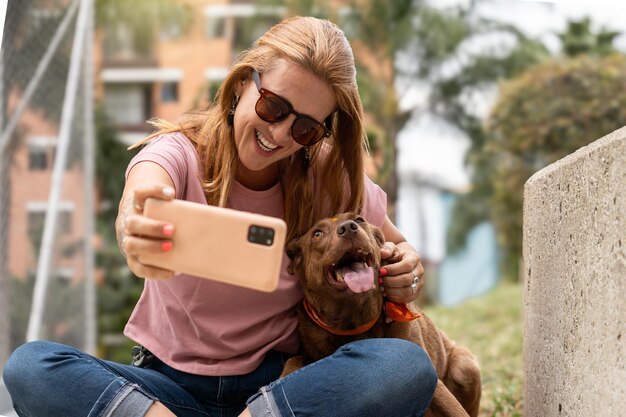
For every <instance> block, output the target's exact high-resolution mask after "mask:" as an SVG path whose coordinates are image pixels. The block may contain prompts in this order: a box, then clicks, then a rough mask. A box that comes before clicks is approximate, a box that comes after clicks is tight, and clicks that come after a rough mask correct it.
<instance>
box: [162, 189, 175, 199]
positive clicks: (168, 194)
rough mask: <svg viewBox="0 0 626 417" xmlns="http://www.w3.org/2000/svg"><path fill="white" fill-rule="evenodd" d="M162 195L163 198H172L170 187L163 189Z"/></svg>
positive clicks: (172, 190)
mask: <svg viewBox="0 0 626 417" xmlns="http://www.w3.org/2000/svg"><path fill="white" fill-rule="evenodd" d="M163 195H164V196H165V197H174V189H173V188H172V187H165V188H163Z"/></svg>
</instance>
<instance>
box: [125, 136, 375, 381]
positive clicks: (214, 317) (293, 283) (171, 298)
mask: <svg viewBox="0 0 626 417" xmlns="http://www.w3.org/2000/svg"><path fill="white" fill-rule="evenodd" d="M141 161H152V162H155V163H157V164H159V165H160V166H162V167H163V168H164V169H165V170H166V171H167V173H168V174H169V175H170V177H171V178H172V181H173V183H174V187H175V190H176V198H178V199H182V200H187V201H194V202H198V203H203V204H207V202H206V198H205V196H204V192H203V190H202V186H201V183H200V181H199V176H198V168H199V162H198V157H197V153H196V151H195V148H194V145H193V144H192V143H191V142H190V141H189V140H188V139H187V138H186V137H185V136H184V135H182V134H180V133H176V134H169V135H165V136H162V137H159V138H156V139H154V140H153V141H152V142H151V143H150V144H148V145H147V146H145V147H144V148H143V149H142V150H141V151H140V152H139V153H138V154H137V155H136V156H135V157H134V158H133V160H132V161H131V163H130V164H129V166H128V169H127V171H126V175H128V173H129V172H130V170H131V169H132V167H133V166H134V165H135V164H137V163H139V162H141ZM227 205H228V207H229V208H233V209H237V210H243V211H248V212H254V213H260V214H264V215H268V216H273V217H278V218H283V217H284V213H283V193H282V188H281V186H280V184H277V185H276V186H274V187H272V188H270V189H269V190H265V191H253V190H250V189H247V188H245V187H244V186H243V185H241V184H239V183H235V184H234V186H233V187H232V189H231V193H230V196H229V198H228V204H227ZM386 207H387V196H386V194H385V193H384V192H383V191H382V190H381V189H380V187H378V186H377V185H375V184H374V183H373V182H371V181H370V180H369V179H366V199H365V203H364V208H363V212H362V215H363V217H365V219H366V220H367V221H368V222H370V223H372V224H375V225H378V226H382V223H383V221H384V219H385V214H386ZM288 262H289V258H288V257H287V255H286V254H283V260H282V266H281V273H280V280H279V284H278V288H277V289H276V291H274V292H272V293H264V292H259V291H255V290H250V289H246V288H241V287H236V286H233V285H228V284H224V283H220V282H215V281H211V280H207V279H202V278H197V277H194V276H191V275H186V274H178V275H176V276H174V277H173V278H171V279H169V280H151V279H146V280H145V284H144V289H143V292H142V294H141V298H140V299H139V301H138V302H137V305H136V306H135V309H134V311H133V313H132V315H131V317H130V319H129V320H128V323H127V324H126V328H125V329H124V334H125V335H126V336H128V337H129V338H131V339H133V340H135V341H136V342H138V343H140V344H142V345H143V346H145V347H146V348H147V349H149V350H150V351H151V352H152V353H154V354H155V355H156V356H157V357H158V358H159V359H161V360H162V361H163V362H165V363H166V364H167V365H169V366H171V367H172V368H175V369H178V370H181V371H184V372H188V373H193V374H199V375H223V376H226V375H241V374H245V373H248V372H251V371H252V370H254V369H256V367H257V366H258V365H259V364H260V363H261V361H262V360H263V357H264V356H265V354H266V353H267V351H269V350H270V349H276V350H278V351H282V352H288V353H295V352H296V351H297V348H298V343H299V341H298V337H297V333H296V331H295V330H296V313H295V308H294V307H295V306H296V305H297V304H298V303H299V302H300V301H301V300H302V290H301V288H300V285H299V283H298V280H297V278H296V277H295V276H294V275H290V274H289V273H288V272H287V265H288Z"/></svg>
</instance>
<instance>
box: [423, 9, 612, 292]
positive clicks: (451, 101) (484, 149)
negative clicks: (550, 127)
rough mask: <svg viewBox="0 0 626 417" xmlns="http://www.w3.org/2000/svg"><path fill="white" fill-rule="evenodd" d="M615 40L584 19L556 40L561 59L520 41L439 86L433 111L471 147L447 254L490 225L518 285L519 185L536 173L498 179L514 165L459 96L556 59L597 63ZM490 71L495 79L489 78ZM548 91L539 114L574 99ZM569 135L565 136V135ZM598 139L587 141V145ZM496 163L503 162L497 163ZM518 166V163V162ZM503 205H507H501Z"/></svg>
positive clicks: (530, 155) (543, 161)
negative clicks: (466, 183) (467, 187)
mask: <svg viewBox="0 0 626 417" xmlns="http://www.w3.org/2000/svg"><path fill="white" fill-rule="evenodd" d="M616 35H617V34H616V33H615V32H610V31H608V30H606V29H601V30H600V32H598V33H595V34H594V33H591V31H590V23H589V20H588V19H582V20H580V21H571V22H569V23H568V25H567V27H566V29H565V31H564V33H563V34H561V35H560V36H559V37H560V38H561V39H562V40H563V52H562V54H561V57H556V58H553V57H551V56H550V55H549V54H548V53H547V50H546V49H545V48H544V47H543V46H542V45H541V44H539V43H538V42H536V41H533V40H528V39H520V42H519V43H518V47H516V48H514V49H513V50H512V51H511V54H510V55H509V56H508V57H506V58H505V59H497V58H496V64H494V63H492V62H490V61H491V59H489V58H486V59H485V58H479V59H477V60H476V64H475V65H472V67H473V68H474V69H471V70H469V71H463V74H462V75H461V76H460V77H457V78H456V79H450V80H447V81H445V82H444V83H441V84H440V86H438V90H439V93H438V96H434V98H435V100H434V101H433V103H434V105H435V107H439V108H440V110H443V111H441V114H443V115H444V117H445V118H446V119H447V120H449V121H451V122H452V123H455V124H457V125H458V126H459V127H460V128H461V130H463V131H465V132H467V133H468V137H469V138H470V139H471V147H470V150H469V152H468V154H467V157H466V162H467V165H468V166H469V168H470V169H471V173H472V189H471V191H470V192H469V193H468V194H466V195H464V196H462V197H461V198H459V200H458V201H457V202H456V204H455V206H454V208H453V214H452V224H451V226H450V228H449V230H448V248H449V249H450V250H451V251H455V250H458V249H460V248H462V247H463V246H464V245H465V239H466V237H467V235H468V233H469V231H471V230H472V228H473V227H475V226H476V225H477V224H479V223H481V222H483V221H492V222H493V223H494V224H495V225H496V228H497V235H498V243H499V245H501V248H502V249H503V256H502V259H501V271H502V274H503V276H504V277H506V278H508V279H511V280H516V279H517V278H518V276H519V259H520V256H521V198H522V192H523V181H525V180H526V179H527V178H528V176H529V175H530V173H532V172H534V171H532V172H530V173H529V172H528V171H524V170H522V168H521V165H516V166H517V168H519V169H520V171H519V172H517V171H515V170H514V169H512V170H511V171H507V175H508V177H507V178H502V177H500V175H501V174H502V172H503V171H502V166H501V165H500V164H502V163H505V162H504V161H508V162H506V163H509V164H514V162H513V161H512V160H511V159H510V155H509V154H504V153H498V152H496V149H500V147H499V146H500V145H498V146H496V145H495V144H494V143H495V142H494V141H495V137H494V136H493V134H492V132H491V131H487V126H490V125H489V124H488V125H485V124H484V123H483V122H482V120H481V119H480V118H479V117H477V116H472V115H471V113H470V112H469V111H468V110H467V107H465V106H463V104H462V102H461V101H460V98H461V97H462V94H459V92H461V93H463V92H464V91H465V90H467V89H468V88H469V89H471V88H475V86H480V85H485V83H486V82H487V81H488V80H489V79H490V78H491V79H492V80H501V81H505V80H507V79H514V78H516V77H518V76H522V77H523V74H524V73H525V71H527V70H531V71H532V68H533V67H534V66H535V65H541V64H540V63H542V62H543V63H547V62H552V61H554V60H555V59H556V60H561V59H565V60H566V59H568V57H569V56H574V55H575V56H578V55H580V56H593V57H596V58H597V59H599V58H601V57H603V56H606V55H607V54H609V53H611V52H614V51H615V49H614V48H613V46H612V42H613V39H614V38H615V37H616ZM546 65H547V64H546ZM494 70H495V75H497V76H496V77H493V75H494ZM563 71H566V67H564V68H563ZM474 73H477V74H482V78H483V80H482V81H480V79H478V81H479V82H476V81H477V80H474V79H473V77H474V75H473V74H474ZM479 78H480V77H479ZM467 80H469V81H467ZM597 81H598V80H597V78H594V77H590V78H588V80H587V82H597ZM458 85H465V87H463V88H459V87H458ZM581 88H582V87H581ZM588 88H591V87H588ZM449 91H453V92H454V94H451V95H449V96H448V92H449ZM551 91H552V94H553V95H552V96H549V95H546V96H543V98H544V101H543V102H539V101H537V102H534V103H535V104H536V105H537V106H538V107H537V108H538V109H539V110H543V109H545V108H548V107H551V106H557V107H558V106H560V105H561V103H565V102H569V100H571V97H577V96H576V94H577V93H576V91H575V90H574V89H564V90H563V91H559V92H557V91H555V90H551ZM582 91H584V90H581V92H582ZM570 95H572V96H570ZM494 112H495V110H494ZM494 114H495V113H494ZM558 120H560V119H558ZM553 123H557V119H553ZM520 128H521V126H520ZM570 133H571V132H568V135H569V134H570ZM605 133H606V132H605ZM600 136H601V135H600ZM600 136H590V137H589V139H593V138H598V137H600ZM499 141H500V142H508V141H509V139H508V138H505V137H501V138H500V139H499ZM563 141H564V142H563V143H562V149H564V150H567V149H569V150H570V151H571V150H573V149H572V148H570V147H568V146H567V144H566V142H567V141H568V139H567V138H565V137H564V138H563ZM576 143H580V142H576ZM535 151H536V149H535ZM553 151H554V154H555V155H557V154H558V155H560V156H563V155H565V154H563V153H562V152H556V149H553ZM498 158H503V159H502V160H498ZM522 159H524V160H526V161H527V160H529V159H532V161H533V162H532V164H530V165H529V164H526V165H525V166H526V168H524V169H525V170H527V169H529V166H531V165H532V166H533V169H534V170H535V171H536V170H539V169H541V168H543V167H544V166H546V165H548V164H549V163H551V162H554V161H555V160H556V159H558V157H556V158H549V157H547V156H546V155H542V156H541V155H539V154H537V155H535V154H534V151H526V152H525V153H524V155H523V157H522ZM517 161H518V162H519V160H517ZM522 179H523V181H522ZM520 181H522V182H520ZM514 185H516V187H514ZM505 201H507V202H508V203H507V204H505V203H504V202H505ZM496 202H497V203H496ZM505 207H506V208H505Z"/></svg>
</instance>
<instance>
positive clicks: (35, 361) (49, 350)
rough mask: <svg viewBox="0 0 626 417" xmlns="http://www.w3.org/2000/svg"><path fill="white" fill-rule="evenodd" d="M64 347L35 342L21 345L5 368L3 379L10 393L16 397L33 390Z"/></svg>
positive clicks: (51, 343) (50, 343) (56, 344)
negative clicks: (52, 359) (30, 389)
mask: <svg viewBox="0 0 626 417" xmlns="http://www.w3.org/2000/svg"><path fill="white" fill-rule="evenodd" d="M61 347H63V345H59V344H58V343H53V342H46V341H35V342H29V343H25V344H23V345H21V346H20V347H18V348H17V349H15V351H13V353H12V354H11V356H9V360H8V361H7V363H6V364H5V366H4V370H3V379H4V383H5V385H6V386H7V389H8V390H9V392H10V393H11V394H12V395H14V394H17V393H19V392H22V391H24V390H28V389H29V388H32V387H33V386H34V385H35V384H36V381H38V380H41V379H42V378H43V377H44V372H46V371H47V368H48V367H49V363H50V359H51V358H53V357H54V356H58V353H59V351H60V350H61V349H60V348H61Z"/></svg>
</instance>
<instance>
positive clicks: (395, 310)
mask: <svg viewBox="0 0 626 417" xmlns="http://www.w3.org/2000/svg"><path fill="white" fill-rule="evenodd" d="M302 304H303V306H304V311H306V313H307V315H308V316H309V317H310V318H311V320H313V322H314V323H315V324H317V325H318V326H320V327H321V328H322V329H324V330H326V331H327V332H329V333H332V334H336V335H338V336H355V335H357V334H361V333H365V332H366V331H368V330H369V329H371V328H372V327H374V325H375V324H376V322H378V319H379V318H380V314H379V315H378V316H377V317H376V318H374V320H372V321H370V322H369V323H365V324H364V325H362V326H359V327H357V328H356V329H352V330H340V329H335V328H334V327H332V326H331V325H329V324H327V323H326V322H325V321H324V320H322V319H321V317H320V316H319V314H318V313H317V311H315V309H314V308H313V306H312V305H311V304H310V303H309V301H308V300H307V299H306V298H305V299H303V300H302ZM383 310H384V311H385V315H386V316H387V318H388V319H390V320H392V321H398V322H406V321H411V320H415V319H418V318H420V317H422V316H421V314H416V313H413V312H412V311H411V310H410V309H409V308H408V307H407V306H406V305H405V304H398V303H394V302H392V301H386V302H385V304H384V306H383ZM381 313H382V311H381Z"/></svg>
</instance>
